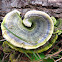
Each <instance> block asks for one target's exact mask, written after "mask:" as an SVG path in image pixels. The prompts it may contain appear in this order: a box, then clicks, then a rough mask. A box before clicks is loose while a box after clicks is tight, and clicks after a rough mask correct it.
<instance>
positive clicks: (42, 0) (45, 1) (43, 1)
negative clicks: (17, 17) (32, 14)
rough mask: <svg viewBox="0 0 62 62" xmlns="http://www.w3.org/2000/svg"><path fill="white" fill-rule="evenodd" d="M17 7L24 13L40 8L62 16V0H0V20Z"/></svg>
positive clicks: (50, 13) (59, 16)
mask: <svg viewBox="0 0 62 62" xmlns="http://www.w3.org/2000/svg"><path fill="white" fill-rule="evenodd" d="M14 9H17V10H19V11H20V12H21V13H22V14H23V15H24V14H25V13H26V12H27V11H29V10H33V9H36V10H40V11H44V12H46V13H48V14H49V15H50V16H54V17H56V18H62V0H0V21H1V20H3V17H4V16H5V15H6V14H7V13H8V12H10V11H12V10H14Z"/></svg>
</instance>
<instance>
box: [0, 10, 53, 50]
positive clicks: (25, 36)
mask: <svg viewBox="0 0 62 62" xmlns="http://www.w3.org/2000/svg"><path fill="white" fill-rule="evenodd" d="M1 29H2V34H3V37H4V38H5V39H6V40H7V41H8V42H10V43H11V44H12V45H14V46H16V47H21V48H25V49H36V48H38V47H40V46H43V45H44V44H45V43H46V42H48V40H49V39H50V38H51V36H52V33H53V30H54V23H53V21H52V19H51V17H50V16H49V15H48V14H46V13H45V12H43V11H37V10H31V11H28V12H27V13H26V14H25V16H24V19H23V20H22V19H21V17H20V12H19V11H17V10H14V11H11V12H9V13H8V14H7V15H6V16H5V17H4V19H3V22H2V24H1Z"/></svg>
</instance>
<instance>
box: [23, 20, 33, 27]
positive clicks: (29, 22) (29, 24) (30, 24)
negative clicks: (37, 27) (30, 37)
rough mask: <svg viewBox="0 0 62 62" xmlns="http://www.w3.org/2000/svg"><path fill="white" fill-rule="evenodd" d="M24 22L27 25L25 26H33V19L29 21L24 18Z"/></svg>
mask: <svg viewBox="0 0 62 62" xmlns="http://www.w3.org/2000/svg"><path fill="white" fill-rule="evenodd" d="M23 24H24V25H25V26H27V27H31V26H32V22H31V21H29V20H28V19H26V20H25V19H24V20H23Z"/></svg>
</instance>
